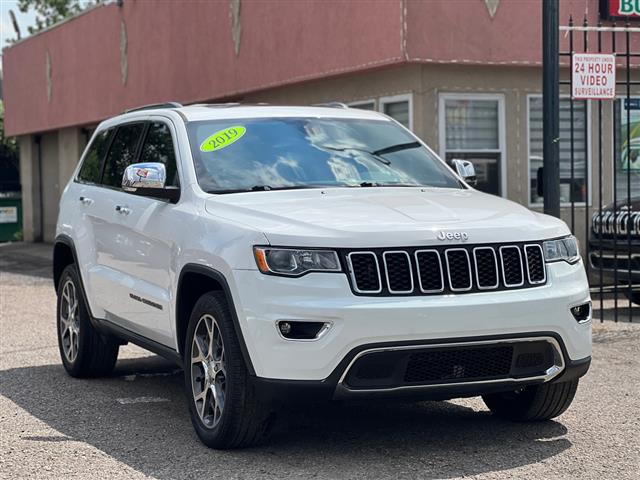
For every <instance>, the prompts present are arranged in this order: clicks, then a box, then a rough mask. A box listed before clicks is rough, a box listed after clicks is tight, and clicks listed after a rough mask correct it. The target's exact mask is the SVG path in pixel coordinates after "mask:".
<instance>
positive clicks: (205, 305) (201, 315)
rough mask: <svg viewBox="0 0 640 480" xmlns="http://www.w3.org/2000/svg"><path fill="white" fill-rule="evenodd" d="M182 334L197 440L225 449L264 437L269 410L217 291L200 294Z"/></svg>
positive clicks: (220, 294)
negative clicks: (255, 383)
mask: <svg viewBox="0 0 640 480" xmlns="http://www.w3.org/2000/svg"><path fill="white" fill-rule="evenodd" d="M185 337H186V338H185V345H184V350H183V351H184V352H185V357H184V377H185V390H186V394H187V399H188V402H189V413H190V415H191V422H192V424H193V427H194V429H195V431H196V433H197V434H198V437H199V438H200V440H201V441H202V443H204V444H205V445H206V446H208V447H210V448H217V449H229V448H240V447H247V446H250V445H254V444H256V443H259V442H260V441H262V440H264V439H265V438H266V437H267V436H268V434H269V430H270V427H271V425H272V420H273V413H272V410H271V409H270V407H269V406H268V404H266V403H265V402H261V401H260V398H259V397H258V394H257V392H256V391H255V388H254V386H253V385H252V382H251V381H250V377H249V373H248V371H247V367H246V364H245V362H244V357H243V356H242V351H241V350H240V343H239V341H238V337H237V335H236V332H235V327H234V325H233V321H232V318H231V312H230V310H229V306H228V305H227V302H226V299H225V296H224V295H223V294H222V293H220V292H209V293H206V294H204V295H203V296H202V297H200V299H199V300H198V301H197V302H196V305H195V307H194V308H193V311H192V313H191V318H190V319H189V326H188V328H187V334H186V336H185Z"/></svg>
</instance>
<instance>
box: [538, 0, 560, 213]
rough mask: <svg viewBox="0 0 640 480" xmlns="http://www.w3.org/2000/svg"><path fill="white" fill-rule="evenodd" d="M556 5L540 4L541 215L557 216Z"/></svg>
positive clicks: (553, 1)
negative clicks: (542, 212) (542, 209)
mask: <svg viewBox="0 0 640 480" xmlns="http://www.w3.org/2000/svg"><path fill="white" fill-rule="evenodd" d="M558 3H559V0H543V1H542V143H543V154H542V156H543V168H544V170H543V186H544V190H543V197H544V213H546V214H549V215H553V216H554V217H560V108H559V107H560V105H559V86H558V85H559V80H560V78H559V65H558V36H559V33H558V29H559V26H560V25H559V21H558Z"/></svg>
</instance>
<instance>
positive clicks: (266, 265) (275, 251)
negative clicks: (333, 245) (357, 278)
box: [253, 247, 342, 276]
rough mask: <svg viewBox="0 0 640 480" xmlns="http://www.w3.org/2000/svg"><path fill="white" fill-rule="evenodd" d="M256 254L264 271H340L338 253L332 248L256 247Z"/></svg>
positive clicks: (294, 272)
mask: <svg viewBox="0 0 640 480" xmlns="http://www.w3.org/2000/svg"><path fill="white" fill-rule="evenodd" d="M253 253H254V256H255V258H256V263H257V264H258V268H259V269H260V271H261V272H262V273H271V274H275V275H288V276H300V275H303V274H305V273H307V272H340V271H342V268H341V267H340V260H338V254H337V253H336V252H334V251H332V250H299V249H295V248H271V247H254V249H253Z"/></svg>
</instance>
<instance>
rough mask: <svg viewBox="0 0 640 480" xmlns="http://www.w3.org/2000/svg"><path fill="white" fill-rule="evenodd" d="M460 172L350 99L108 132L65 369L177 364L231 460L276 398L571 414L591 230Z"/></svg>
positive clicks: (260, 432) (75, 190)
mask: <svg viewBox="0 0 640 480" xmlns="http://www.w3.org/2000/svg"><path fill="white" fill-rule="evenodd" d="M454 163H455V167H456V169H457V173H456V172H454V171H453V170H451V169H450V168H449V167H448V166H447V165H446V164H445V163H444V162H443V161H442V160H440V159H439V158H438V157H437V156H436V155H435V154H434V153H433V151H432V150H430V149H429V148H428V147H427V146H426V145H425V144H424V143H423V142H422V141H420V140H419V139H418V138H417V137H415V136H414V135H413V134H412V133H411V132H410V131H408V130H407V129H405V128H404V127H402V126H401V125H399V124H398V123H397V122H395V121H393V120H392V119H390V118H389V117H387V116H385V115H382V114H379V113H375V112H368V111H363V110H357V109H350V108H344V107H342V106H340V105H333V106H325V107H271V106H241V105H195V106H187V107H182V106H180V105H178V104H166V105H155V106H148V107H144V108H141V109H137V110H134V111H131V112H129V113H126V114H123V115H120V116H117V117H115V118H111V119H109V120H106V121H104V122H103V123H101V124H100V125H99V126H98V128H97V130H96V131H95V133H94V135H93V138H92V140H91V142H90V144H89V146H88V147H87V149H86V151H85V152H84V155H83V156H82V159H81V162H80V164H79V166H78V168H77V171H76V172H75V174H74V175H73V178H72V179H71V181H70V182H69V184H68V185H67V187H66V188H65V190H64V194H63V195H62V199H61V202H60V216H59V219H58V224H57V239H56V243H55V247H54V281H55V287H56V289H57V292H58V317H57V318H58V322H57V325H58V338H59V345H60V353H61V358H62V363H63V365H64V367H65V368H66V370H67V371H68V372H69V374H71V375H72V376H76V377H87V376H97V375H106V374H109V372H111V370H112V369H113V367H114V364H115V362H116V357H117V354H118V348H119V346H120V345H122V344H124V343H126V342H133V343H136V344H138V345H141V346H142V347H144V348H147V349H148V350H150V351H152V352H156V353H158V354H160V355H163V356H165V357H166V358H168V359H171V360H172V361H174V362H175V363H176V364H177V365H180V366H181V367H183V368H184V377H185V391H186V395H187V397H188V405H189V410H190V414H191V420H192V422H193V426H194V428H195V430H196V432H197V434H198V436H199V437H200V439H201V440H202V441H203V442H204V443H205V444H206V445H208V446H211V447H215V448H231V447H239V446H245V445H249V444H252V443H254V442H256V441H258V440H260V439H261V438H264V436H265V435H266V434H267V433H268V430H269V426H270V425H271V424H272V419H273V413H274V412H276V411H277V408H276V407H277V405H278V402H279V401H301V400H303V399H314V400H317V399H322V398H325V399H365V398H371V397H390V398H392V397H414V398H417V399H426V398H429V399H448V398H453V397H466V396H476V395H482V396H483V398H484V400H485V402H486V404H487V406H488V407H489V408H490V409H491V411H492V412H494V413H495V414H496V415H498V416H501V417H505V418H510V419H513V420H546V419H550V418H553V417H555V416H557V415H559V414H561V413H562V412H563V411H564V410H565V409H566V408H567V407H568V406H569V404H570V403H571V401H572V399H573V397H574V394H575V392H576V388H577V386H578V379H579V377H580V376H582V375H583V374H584V373H586V371H587V369H588V368H589V364H590V359H591V325H590V321H591V302H590V297H589V288H588V284H587V279H586V276H585V271H584V268H583V264H582V260H581V258H580V255H579V253H578V247H577V243H576V239H575V238H574V237H572V236H571V235H570V232H569V229H568V228H567V226H566V225H565V224H564V223H563V222H562V221H560V220H557V219H555V218H551V217H548V216H545V215H541V214H537V213H534V212H532V211H529V210H528V209H526V208H524V207H522V206H520V205H517V204H515V203H513V202H510V201H507V200H504V199H502V198H499V197H495V196H491V195H487V194H484V193H481V192H479V191H476V190H474V189H473V188H472V187H471V186H470V184H469V183H468V182H472V181H473V175H474V173H473V167H472V165H470V164H469V163H468V162H464V161H456V162H454ZM467 181H468V182H467Z"/></svg>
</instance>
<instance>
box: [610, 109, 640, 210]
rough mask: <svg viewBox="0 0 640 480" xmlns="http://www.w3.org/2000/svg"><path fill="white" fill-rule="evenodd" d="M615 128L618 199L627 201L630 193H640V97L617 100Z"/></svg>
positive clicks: (615, 167) (632, 194)
mask: <svg viewBox="0 0 640 480" xmlns="http://www.w3.org/2000/svg"><path fill="white" fill-rule="evenodd" d="M621 110H622V111H621ZM614 128H615V129H616V137H615V138H616V145H614V147H613V148H614V149H615V159H616V161H615V162H614V174H615V178H616V182H615V185H616V197H617V198H616V199H617V200H625V201H626V199H627V195H628V194H629V193H630V194H631V198H634V197H637V196H639V195H640V98H639V97H634V98H629V99H627V98H624V99H618V100H616V102H615V123H614ZM627 132H629V133H627ZM629 187H630V189H629Z"/></svg>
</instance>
